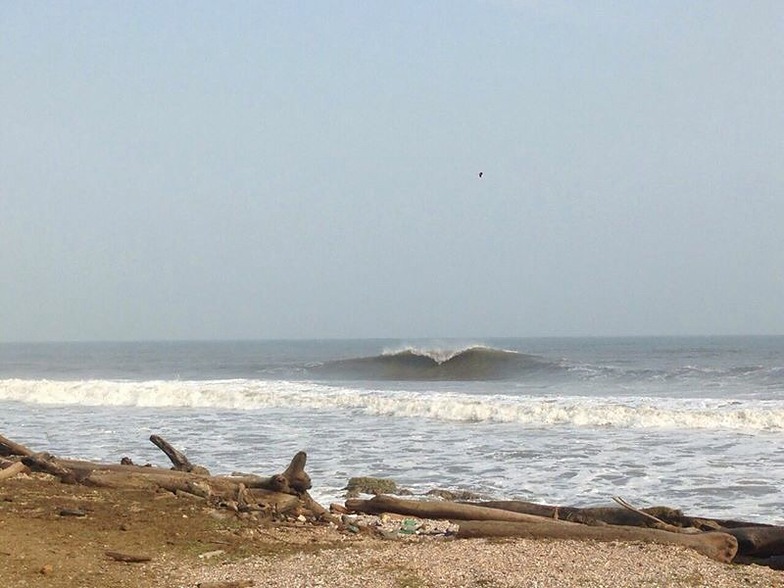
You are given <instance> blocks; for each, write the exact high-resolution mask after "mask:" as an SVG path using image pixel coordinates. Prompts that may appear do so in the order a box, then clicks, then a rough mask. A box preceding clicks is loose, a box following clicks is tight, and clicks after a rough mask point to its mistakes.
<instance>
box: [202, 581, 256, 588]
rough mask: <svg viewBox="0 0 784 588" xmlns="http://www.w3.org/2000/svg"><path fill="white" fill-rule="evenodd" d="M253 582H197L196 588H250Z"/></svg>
mask: <svg viewBox="0 0 784 588" xmlns="http://www.w3.org/2000/svg"><path fill="white" fill-rule="evenodd" d="M254 584H255V582H254V581H253V580H226V581H222V582H221V581H219V582H199V583H198V584H196V587H197V588H250V587H251V586H253V585H254Z"/></svg>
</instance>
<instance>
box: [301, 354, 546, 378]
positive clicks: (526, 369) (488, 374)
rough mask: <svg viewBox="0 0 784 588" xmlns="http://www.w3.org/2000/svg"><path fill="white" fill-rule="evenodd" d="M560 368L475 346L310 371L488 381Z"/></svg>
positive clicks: (334, 364)
mask: <svg viewBox="0 0 784 588" xmlns="http://www.w3.org/2000/svg"><path fill="white" fill-rule="evenodd" d="M558 369H560V367H559V366H558V364H556V363H552V362H549V361H546V360H545V359H543V358H540V357H537V356H535V355H527V354H525V353H519V352H517V351H508V350H505V349H494V348H491V347H484V346H472V347H467V348H464V349H459V350H439V349H417V348H413V347H408V348H405V349H401V350H396V351H389V350H388V351H385V352H384V353H382V354H381V355H376V356H372V357H359V358H352V359H341V360H336V361H330V362H327V363H324V364H322V365H319V366H313V367H311V369H310V372H311V373H312V374H313V375H315V376H318V377H336V378H345V379H349V380H350V379H368V380H399V381H403V380H419V381H428V380H430V381H435V380H441V381H449V380H453V381H475V380H482V381H488V380H504V379H511V378H518V377H520V376H523V375H526V374H531V373H534V372H541V371H551V370H558Z"/></svg>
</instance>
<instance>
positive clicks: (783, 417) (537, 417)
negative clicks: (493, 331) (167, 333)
mask: <svg viewBox="0 0 784 588" xmlns="http://www.w3.org/2000/svg"><path fill="white" fill-rule="evenodd" d="M0 401H11V402H20V403H26V404H28V405H30V404H48V405H74V406H82V407H83V406H102V407H127V406H131V407H150V408H160V409H163V408H182V409H203V408H213V409H217V410H228V411H231V410H234V411H247V410H271V409H297V410H301V409H305V410H317V411H330V412H336V413H338V414H341V415H343V416H345V417H348V418H350V417H351V416H352V415H355V414H366V415H374V416H379V417H387V418H419V419H422V418H424V419H436V420H442V421H463V422H474V423H476V422H480V423H482V422H483V423H512V424H515V423H516V424H519V425H524V426H527V427H547V426H572V427H592V428H610V429H613V428H617V429H620V428H622V429H637V428H654V429H656V428H665V429H672V428H677V429H700V430H723V429H729V430H738V431H748V432H755V431H775V432H780V431H784V402H783V401H740V400H727V399H716V398H691V399H673V398H641V397H632V398H626V397H602V398H591V397H583V396H564V397H560V396H559V397H554V396H535V395H521V396H514V395H505V394H497V395H468V394H458V393H453V392H413V391H390V390H364V389H354V388H347V387H341V386H328V385H324V384H314V383H310V382H290V381H263V380H214V381H206V382H205V381H146V382H130V381H110V380H84V381H68V382H55V381H48V380H0Z"/></svg>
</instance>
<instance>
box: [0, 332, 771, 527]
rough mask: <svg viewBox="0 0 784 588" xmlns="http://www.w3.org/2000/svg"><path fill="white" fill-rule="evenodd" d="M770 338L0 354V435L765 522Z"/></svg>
mask: <svg viewBox="0 0 784 588" xmlns="http://www.w3.org/2000/svg"><path fill="white" fill-rule="evenodd" d="M783 392H784V338H777V337H768V338H763V337H757V338H754V337H745V338H744V337H735V338H689V339H686V338H683V339H655V338H654V339H563V340H559V339H540V340H535V339H504V340H483V341H470V342H466V341H437V342H433V341H415V342H406V341H383V340H372V341H258V342H199V343H70V344H69V343H63V344H3V345H0V408H1V409H2V414H3V417H2V420H1V421H0V422H1V423H2V426H1V427H0V434H3V435H5V436H6V437H9V438H12V439H15V440H18V441H20V442H22V443H25V444H27V445H29V446H31V447H33V448H36V449H40V450H46V451H50V452H52V453H54V454H57V455H61V456H64V457H65V456H68V457H81V458H87V459H95V460H103V461H110V462H118V461H119V459H120V458H121V457H123V456H126V455H127V456H129V457H131V458H133V459H134V461H135V462H144V461H148V462H151V463H158V464H163V463H165V456H163V455H162V454H161V453H160V452H158V450H157V449H156V448H155V447H153V446H152V444H150V443H149V442H148V441H147V438H148V437H149V435H150V434H153V433H156V434H160V435H162V436H164V437H165V438H167V439H169V440H170V441H171V442H172V443H174V444H175V445H176V446H177V447H179V448H181V449H182V450H183V451H185V452H186V453H187V454H188V455H189V457H190V458H191V460H192V461H194V462H198V463H202V464H204V465H206V466H207V467H209V468H210V469H211V470H212V471H214V472H222V473H227V472H233V471H245V472H255V473H262V474H267V473H273V472H275V471H279V470H280V469H282V468H283V467H284V466H285V465H286V463H287V462H288V460H289V459H290V458H291V456H292V455H293V454H294V452H296V451H298V450H300V449H302V450H305V451H306V452H307V453H308V456H309V460H308V471H309V472H310V473H311V476H312V478H313V481H314V496H316V498H317V499H319V500H321V501H323V502H332V501H336V500H340V499H341V498H342V493H343V491H342V489H343V487H344V486H345V484H346V481H347V480H348V478H349V477H352V476H360V475H362V476H380V477H390V478H393V479H394V480H395V481H396V482H398V484H399V485H401V486H403V487H405V488H407V489H410V490H411V491H413V492H414V493H417V494H424V493H425V492H427V491H428V490H431V489H434V488H443V489H450V490H469V491H472V492H476V493H478V494H480V495H482V496H484V497H487V498H508V499H514V498H518V499H522V500H529V501H536V502H543V503H550V504H571V505H577V506H586V505H599V504H609V503H610V502H611V497H612V496H618V495H620V496H623V497H624V498H625V499H626V500H629V501H630V502H632V503H634V504H636V505H639V506H651V505H654V504H667V505H669V506H674V507H678V508H682V509H684V510H685V511H687V512H688V513H690V514H695V515H697V514H703V515H711V516H716V517H722V518H742V519H748V520H755V521H765V522H779V523H781V522H783V521H784V516H782V506H784V498H783V497H782V495H781V491H780V488H782V483H783V482H784V473H782V472H784V468H782V467H781V466H782V465H784V448H782V441H784V394H782V393H783Z"/></svg>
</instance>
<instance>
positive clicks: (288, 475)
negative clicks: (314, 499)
mask: <svg viewBox="0 0 784 588" xmlns="http://www.w3.org/2000/svg"><path fill="white" fill-rule="evenodd" d="M307 459H308V457H307V454H306V453H305V452H304V451H299V452H297V454H296V455H295V456H294V458H293V459H292V460H291V463H290V464H289V466H288V467H287V468H286V470H285V471H284V472H283V474H281V475H282V476H283V477H284V478H285V479H286V482H287V483H288V485H289V487H290V488H291V490H293V491H294V492H296V493H297V494H302V493H303V492H306V491H308V490H310V489H311V488H312V486H313V485H312V484H311V481H310V476H309V475H308V474H307V473H306V472H305V462H306V461H307Z"/></svg>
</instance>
